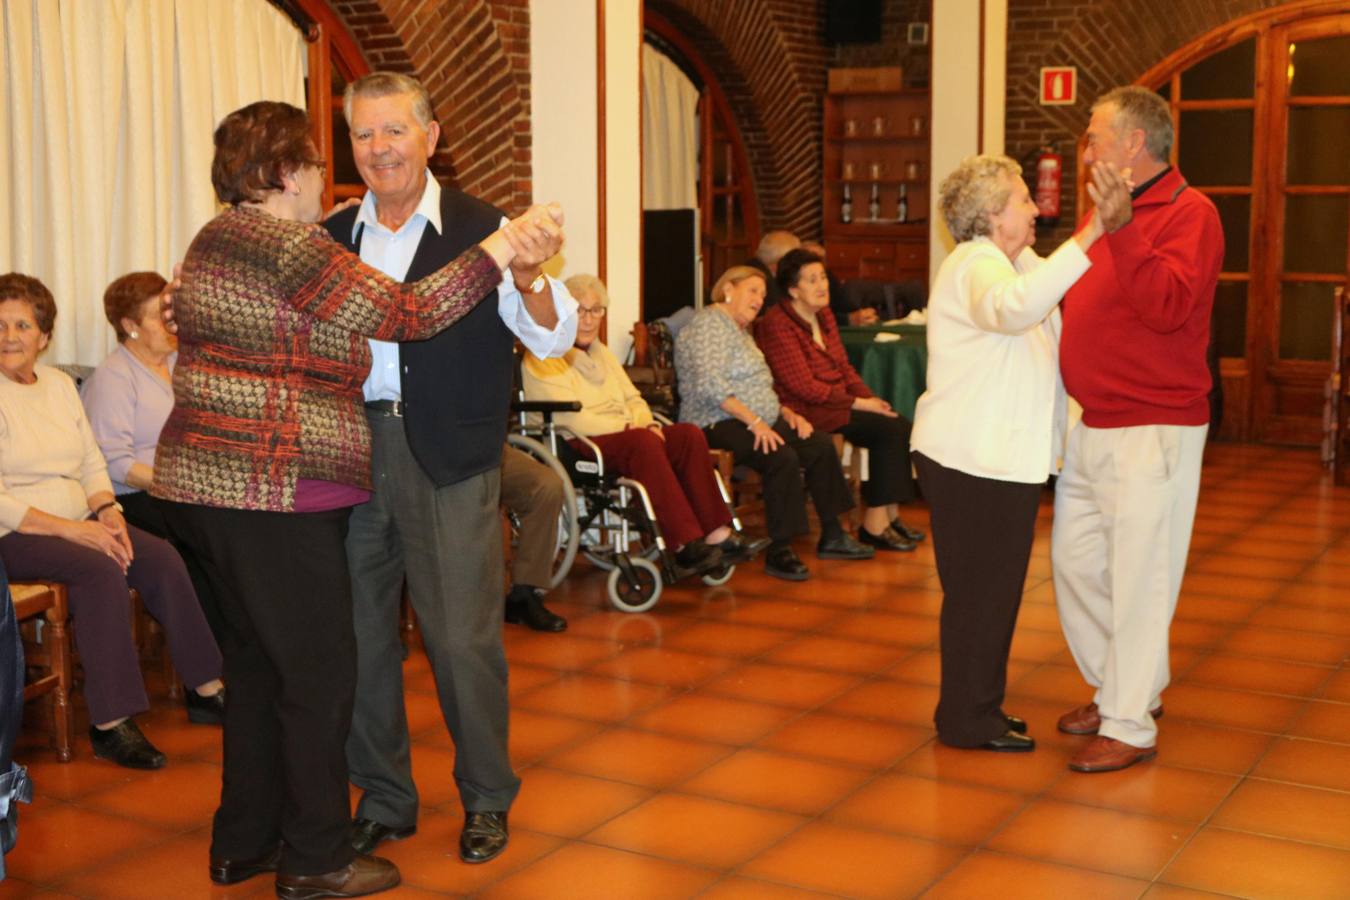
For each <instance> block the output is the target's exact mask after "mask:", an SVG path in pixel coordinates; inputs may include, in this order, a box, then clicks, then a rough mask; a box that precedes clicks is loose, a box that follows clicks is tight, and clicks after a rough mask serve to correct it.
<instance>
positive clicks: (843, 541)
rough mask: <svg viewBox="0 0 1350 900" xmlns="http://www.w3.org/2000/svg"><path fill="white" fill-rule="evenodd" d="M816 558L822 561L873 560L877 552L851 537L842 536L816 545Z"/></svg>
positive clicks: (822, 540)
mask: <svg viewBox="0 0 1350 900" xmlns="http://www.w3.org/2000/svg"><path fill="white" fill-rule="evenodd" d="M816 556H818V557H820V558H821V559H871V558H872V557H874V556H876V551H875V550H873V549H872V548H871V547H867V546H864V545H863V544H860V543H858V542H857V541H855V540H854V539H853V538H852V537H851V536H850V535H847V534H842V533H841V534H840V535H839V536H838V537H834V538H830V539H829V540H824V539H821V541H820V543H819V544H816Z"/></svg>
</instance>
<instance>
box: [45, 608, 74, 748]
mask: <svg viewBox="0 0 1350 900" xmlns="http://www.w3.org/2000/svg"><path fill="white" fill-rule="evenodd" d="M54 587H55V588H56V589H57V592H58V600H57V603H56V605H55V606H53V607H52V608H51V609H49V610H47V633H48V637H49V638H50V643H49V648H48V650H47V652H48V654H49V655H50V657H51V665H52V671H54V672H55V673H56V689H55V690H53V691H52V721H53V723H54V726H55V728H56V758H57V759H59V760H60V761H61V762H70V760H71V756H72V755H73V754H72V753H71V749H70V747H71V735H72V733H73V732H74V731H75V710H74V708H73V707H72V706H71V703H70V689H71V685H72V683H73V682H74V673H73V672H72V666H71V660H70V633H69V631H68V629H67V624H66V623H67V617H68V613H67V609H68V606H67V601H66V587H65V585H55V586H54Z"/></svg>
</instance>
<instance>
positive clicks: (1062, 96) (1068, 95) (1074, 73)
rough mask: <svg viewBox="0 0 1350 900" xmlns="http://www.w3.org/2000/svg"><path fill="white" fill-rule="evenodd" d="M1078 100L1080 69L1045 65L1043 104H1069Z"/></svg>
mask: <svg viewBox="0 0 1350 900" xmlns="http://www.w3.org/2000/svg"><path fill="white" fill-rule="evenodd" d="M1076 102H1078V69H1077V68H1075V67H1074V66H1045V67H1043V68H1042V69H1041V106H1067V105H1069V104H1070V103H1076Z"/></svg>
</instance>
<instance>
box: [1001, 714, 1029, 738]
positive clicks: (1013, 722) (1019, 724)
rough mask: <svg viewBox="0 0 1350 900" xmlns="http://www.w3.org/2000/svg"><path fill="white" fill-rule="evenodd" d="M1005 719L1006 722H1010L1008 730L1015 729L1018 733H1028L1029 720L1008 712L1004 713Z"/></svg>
mask: <svg viewBox="0 0 1350 900" xmlns="http://www.w3.org/2000/svg"><path fill="white" fill-rule="evenodd" d="M1003 721H1005V722H1007V723H1008V730H1009V731H1015V732H1017V733H1018V734H1026V733H1027V720H1026V719H1019V718H1018V717H1017V716H1010V715H1008V714H1007V713H1004V714H1003Z"/></svg>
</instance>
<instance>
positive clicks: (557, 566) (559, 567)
mask: <svg viewBox="0 0 1350 900" xmlns="http://www.w3.org/2000/svg"><path fill="white" fill-rule="evenodd" d="M506 442H507V443H508V444H510V445H511V446H512V447H515V448H516V449H517V450H520V451H521V452H522V453H527V454H529V455H530V456H532V457H534V459H535V460H537V461H539V462H541V463H543V464H544V465H546V466H548V467H549V468H550V469H552V470H553V474H555V475H557V476H558V479H559V480H560V481H562V486H563V505H562V511H561V512H559V513H558V552H557V554H556V555H555V556H554V558H553V574H552V577H551V578H550V579H549V583H548V586H549V587H551V588H553V587H557V586H558V584H559V583H560V582H561V581H562V580H563V579H564V578H566V577H567V573H568V572H569V571H570V570H571V568H572V562H573V561H574V560H575V559H576V558H577V544H578V543H579V542H580V540H581V535H580V534H579V533H578V532H577V492H576V490H575V489H574V488H573V487H572V479H571V478H570V477H568V474H567V470H566V469H565V468H563V464H562V463H560V462H558V459H557V457H555V456H554V455H553V454H551V453H549V452H548V448H547V447H545V446H544V445H543V444H541V443H540V442H539V441H536V440H535V439H534V438H532V437H527V436H526V435H523V434H508V435H507V436H506ZM507 518H508V519H510V521H511V543H512V544H515V541H516V530H517V523H516V520H515V516H513V515H512V516H508V517H507Z"/></svg>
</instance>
